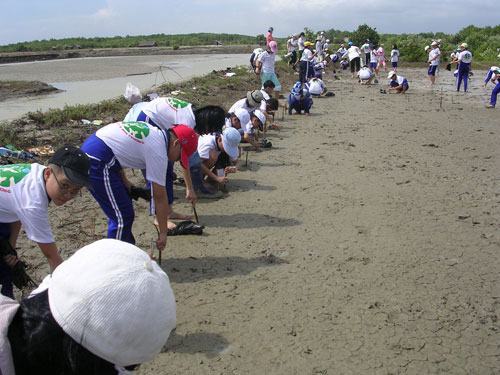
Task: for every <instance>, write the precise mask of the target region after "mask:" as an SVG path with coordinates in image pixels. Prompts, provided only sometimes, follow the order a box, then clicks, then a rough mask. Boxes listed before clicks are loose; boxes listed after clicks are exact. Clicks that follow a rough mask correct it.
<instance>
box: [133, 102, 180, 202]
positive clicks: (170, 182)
mask: <svg viewBox="0 0 500 375" xmlns="http://www.w3.org/2000/svg"><path fill="white" fill-rule="evenodd" d="M137 121H144V122H147V123H148V124H150V125H153V126H156V127H157V128H158V129H160V130H161V128H160V127H159V126H158V125H156V124H155V123H154V121H153V120H151V119H150V118H149V116H147V115H146V114H145V113H144V112H142V111H141V113H139V115H138V116H137ZM143 174H144V178H146V175H145V173H144V172H143ZM150 185H151V184H150V183H149V182H148V187H150ZM165 188H166V189H167V197H168V204H169V205H172V203H174V162H173V161H170V160H169V161H168V166H167V180H166V181H165Z"/></svg>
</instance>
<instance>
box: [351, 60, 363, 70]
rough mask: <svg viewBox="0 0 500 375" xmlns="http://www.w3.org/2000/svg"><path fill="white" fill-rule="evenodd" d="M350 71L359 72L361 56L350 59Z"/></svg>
mask: <svg viewBox="0 0 500 375" xmlns="http://www.w3.org/2000/svg"><path fill="white" fill-rule="evenodd" d="M350 64H351V73H354V72H359V70H360V69H361V58H360V57H355V58H354V59H352V60H351V63H350Z"/></svg>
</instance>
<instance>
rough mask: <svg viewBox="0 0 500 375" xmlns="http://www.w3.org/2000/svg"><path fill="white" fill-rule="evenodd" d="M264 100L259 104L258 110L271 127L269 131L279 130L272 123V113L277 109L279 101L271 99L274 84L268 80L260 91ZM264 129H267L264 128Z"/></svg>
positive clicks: (278, 127) (276, 125)
mask: <svg viewBox="0 0 500 375" xmlns="http://www.w3.org/2000/svg"><path fill="white" fill-rule="evenodd" d="M260 92H261V93H262V96H263V97H264V100H263V101H262V102H261V105H260V107H259V109H260V110H261V111H262V113H264V115H265V116H266V119H267V121H268V122H269V123H271V125H269V128H271V129H280V126H279V125H278V124H276V123H275V122H274V113H275V111H277V110H278V108H279V101H278V100H277V99H276V98H273V97H272V95H273V93H274V82H273V81H271V80H268V81H266V82H264V84H263V85H262V88H261V90H260ZM264 129H267V128H266V127H264Z"/></svg>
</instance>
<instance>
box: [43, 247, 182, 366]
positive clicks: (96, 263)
mask: <svg viewBox="0 0 500 375" xmlns="http://www.w3.org/2000/svg"><path fill="white" fill-rule="evenodd" d="M43 286H45V287H47V286H48V294H49V305H50V311H51V312H52V315H53V316H54V319H55V320H56V322H57V323H58V324H59V325H60V326H61V328H62V329H63V331H64V332H66V333H67V334H68V335H69V336H70V337H71V338H72V339H73V340H75V341H76V342H78V343H79V344H81V345H82V346H83V347H84V348H85V349H87V350H89V351H90V352H91V353H93V354H95V355H96V356H98V357H101V358H103V359H105V360H106V361H108V362H111V363H113V364H115V365H117V366H121V367H125V366H130V365H133V364H140V363H143V362H147V361H150V360H152V359H153V358H154V356H155V355H156V354H158V353H159V352H160V351H161V348H162V347H163V346H164V345H165V343H166V341H167V339H168V336H169V335H170V332H171V331H172V329H173V328H174V327H175V318H176V312H175V297H174V293H173V292H172V288H171V287H170V283H169V280H168V276H167V274H166V273H165V272H163V270H162V269H161V268H160V267H159V266H158V265H157V264H156V262H153V261H151V259H150V257H149V256H148V254H146V253H145V252H144V251H142V250H141V249H139V248H138V247H136V246H134V245H132V244H129V243H126V242H121V241H117V240H113V239H103V240H100V241H97V242H94V243H92V244H90V245H87V246H85V247H83V248H82V249H80V250H78V251H77V252H76V253H75V254H74V255H73V256H72V257H71V258H69V259H68V260H67V261H65V262H63V263H62V264H61V265H60V266H59V267H57V268H56V270H55V271H54V272H53V273H52V275H51V276H50V275H49V276H47V277H46V278H45V280H44V281H43V283H42V285H41V287H40V288H42V287H43ZM40 288H39V289H40Z"/></svg>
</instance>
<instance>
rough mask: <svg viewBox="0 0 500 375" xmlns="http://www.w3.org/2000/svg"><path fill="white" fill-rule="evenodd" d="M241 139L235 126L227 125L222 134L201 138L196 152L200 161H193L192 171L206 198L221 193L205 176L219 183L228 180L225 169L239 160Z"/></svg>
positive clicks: (197, 185)
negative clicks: (215, 189) (214, 188)
mask: <svg viewBox="0 0 500 375" xmlns="http://www.w3.org/2000/svg"><path fill="white" fill-rule="evenodd" d="M248 118H249V116H248ZM240 141H241V135H240V133H239V132H238V130H237V129H235V128H233V127H226V128H225V129H224V130H223V131H222V134H220V133H214V134H206V135H203V136H201V137H200V138H199V140H198V150H197V153H196V154H197V157H198V161H194V162H193V166H192V167H191V173H192V175H193V176H194V179H193V182H194V185H195V187H196V188H197V189H199V190H200V192H202V193H204V195H206V198H210V197H211V198H219V195H217V194H218V192H217V191H214V190H213V188H211V187H210V185H209V184H207V183H205V177H206V178H207V180H209V181H212V182H214V183H216V184H219V185H224V184H225V183H226V182H227V177H226V173H225V172H224V171H225V168H226V167H227V166H229V165H231V163H235V162H236V161H237V159H238V146H239V144H240ZM222 156H223V157H222ZM191 160H193V158H192V159H191ZM217 164H218V165H217ZM214 171H215V172H216V173H214ZM219 171H220V172H219ZM210 194H211V195H212V196H210Z"/></svg>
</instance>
